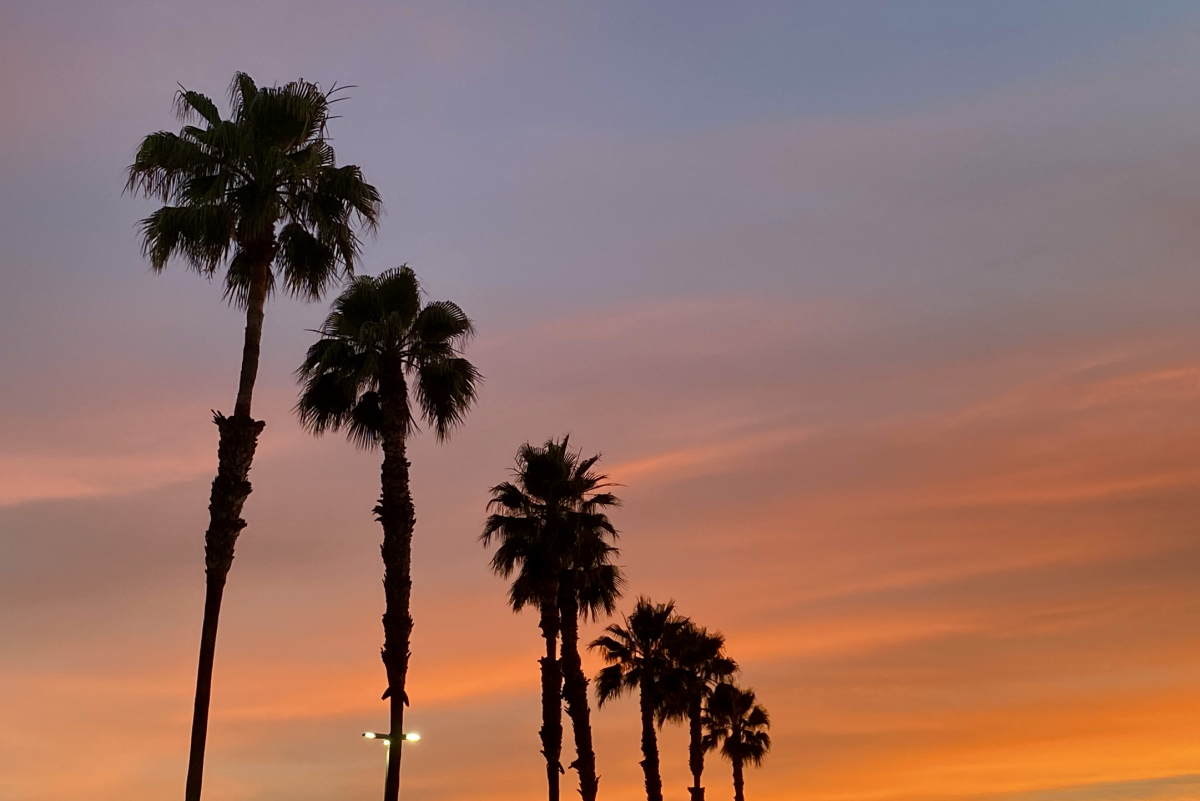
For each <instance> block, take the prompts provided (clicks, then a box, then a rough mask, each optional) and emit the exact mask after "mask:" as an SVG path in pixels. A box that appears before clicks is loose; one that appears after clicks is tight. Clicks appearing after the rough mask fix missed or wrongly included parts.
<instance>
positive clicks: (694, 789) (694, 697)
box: [659, 621, 738, 801]
mask: <svg viewBox="0 0 1200 801" xmlns="http://www.w3.org/2000/svg"><path fill="white" fill-rule="evenodd" d="M669 650H670V655H671V661H672V663H673V664H674V666H675V668H676V669H677V676H676V680H675V681H674V682H673V683H672V687H671V690H672V692H671V693H670V694H669V695H668V697H667V698H666V699H664V703H663V707H662V709H661V711H660V713H659V714H660V719H661V720H662V721H666V720H686V721H687V722H688V767H689V768H690V769H691V772H692V786H691V787H689V788H688V792H689V793H690V794H691V801H704V788H703V787H701V786H700V777H701V775H702V774H703V773H704V751H705V749H704V742H703V726H702V717H703V711H704V703H705V701H707V700H708V698H710V697H711V695H712V692H713V689H714V688H715V687H716V686H718V684H720V683H721V682H726V681H729V680H730V679H731V678H732V677H733V675H734V674H735V673H737V671H738V665H737V662H735V661H733V660H732V659H730V658H729V657H728V656H726V655H725V637H724V636H723V635H721V634H720V633H715V632H714V633H709V632H708V631H707V630H706V629H704V628H703V627H702V626H697V625H696V624H695V623H692V622H691V621H688V622H687V623H685V624H684V625H683V626H681V627H680V630H679V633H678V635H677V636H676V637H675V639H674V640H672V642H671V643H670V644H669Z"/></svg>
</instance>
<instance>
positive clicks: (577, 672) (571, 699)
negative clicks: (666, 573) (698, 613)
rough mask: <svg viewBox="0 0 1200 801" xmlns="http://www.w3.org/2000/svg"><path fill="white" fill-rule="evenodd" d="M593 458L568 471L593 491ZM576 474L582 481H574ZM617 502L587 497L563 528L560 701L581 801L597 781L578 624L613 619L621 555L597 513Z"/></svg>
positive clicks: (605, 496)
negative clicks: (568, 537)
mask: <svg viewBox="0 0 1200 801" xmlns="http://www.w3.org/2000/svg"><path fill="white" fill-rule="evenodd" d="M595 458H596V457H593V458H592V459H590V460H584V461H583V462H582V463H580V464H579V465H578V466H577V468H576V470H575V471H573V473H574V475H575V476H576V482H577V484H579V485H588V484H591V485H592V486H593V487H594V486H597V485H599V484H600V482H602V481H603V480H604V479H605V477H604V476H592V475H590V470H580V469H579V468H581V467H584V466H586V465H588V463H589V462H592V463H594V461H595ZM581 474H582V478H579V476H580V475H581ZM618 504H619V501H618V500H617V498H616V497H615V496H613V495H612V494H611V493H598V494H595V495H592V496H591V497H589V498H586V499H585V500H584V501H583V502H582V503H580V504H579V506H580V508H579V510H578V511H577V512H575V513H574V514H573V516H574V517H576V520H577V522H576V523H575V524H574V525H570V526H568V529H567V530H568V532H570V533H571V534H572V539H573V541H572V542H571V544H570V550H569V553H568V554H567V558H566V559H565V560H564V563H563V565H562V569H561V572H560V574H559V587H558V599H559V601H558V608H559V618H560V620H561V621H562V648H561V653H562V672H563V698H564V699H565V700H566V702H567V716H568V717H569V718H570V719H571V730H572V732H573V733H574V735H575V761H574V762H572V763H571V764H570V766H569V767H573V768H575V770H576V771H577V772H578V773H579V793H580V795H581V796H582V799H583V801H596V794H597V792H598V790H599V784H600V777H599V776H598V775H597V774H596V752H595V749H594V748H593V746H592V723H591V710H590V709H589V707H588V691H587V688H588V680H587V676H585V675H584V673H583V660H582V659H581V657H580V653H579V621H580V618H583V619H584V620H586V619H588V618H590V619H591V620H593V621H594V620H598V619H599V618H600V615H602V614H603V615H604V616H605V617H608V616H610V615H612V613H613V612H615V611H616V606H617V600H618V599H619V598H620V597H621V590H622V588H623V587H624V586H625V577H624V576H623V575H622V573H621V568H619V567H618V566H617V565H614V564H613V563H612V560H613V559H614V558H616V556H617V555H618V554H619V553H620V551H619V550H618V549H617V548H616V547H615V546H614V545H612V544H610V543H609V542H608V541H606V537H613V538H615V537H616V531H615V530H614V529H613V527H612V525H611V523H609V521H608V517H607V515H605V514H604V513H603V512H598V511H596V510H597V509H599V508H603V507H605V506H617V505H618Z"/></svg>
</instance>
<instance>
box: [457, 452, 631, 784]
mask: <svg viewBox="0 0 1200 801" xmlns="http://www.w3.org/2000/svg"><path fill="white" fill-rule="evenodd" d="M568 442H569V439H568V438H567V437H563V438H562V439H561V440H557V441H556V440H549V441H547V442H546V443H545V444H544V445H542V446H540V447H536V446H533V445H530V444H528V443H527V444H525V445H523V446H521V448H520V449H519V450H518V451H517V460H516V467H515V469H514V480H513V481H506V482H503V483H501V484H498V485H496V486H495V487H492V489H491V495H492V499H491V501H490V502H489V503H488V509H489V510H490V512H491V514H490V515H489V516H488V519H487V522H486V523H485V525H484V530H483V534H482V535H481V536H480V539H482V541H483V543H484V544H485V545H490V544H491V542H492V540H493V539H495V540H497V541H498V543H499V544H498V546H497V548H496V552H495V553H494V554H493V555H492V569H493V570H494V571H495V572H496V573H497V574H499V575H500V576H502V577H504V578H513V582H512V585H511V586H510V588H509V601H510V603H511V605H512V608H513V609H514V610H515V611H520V610H521V609H523V608H525V607H526V606H534V607H537V609H538V611H539V615H540V620H539V626H540V627H541V630H542V637H543V639H544V640H545V643H546V649H545V655H544V656H543V657H542V658H541V659H540V660H539V662H540V663H541V673H542V728H541V732H540V735H541V740H542V754H543V755H544V756H545V758H546V782H547V787H548V793H549V798H550V799H551V801H557V799H558V797H559V781H558V779H559V774H560V773H562V772H563V771H562V764H561V761H560V756H561V753H562V701H561V699H562V696H563V695H564V692H563V690H564V677H563V671H564V668H565V669H566V673H567V675H566V682H565V684H566V693H565V694H566V695H567V706H568V712H569V714H570V716H571V722H572V725H573V728H574V732H575V746H576V752H577V758H576V760H575V762H573V763H572V766H573V767H575V768H576V770H578V772H579V785H580V793H581V794H582V796H583V798H584V799H585V801H594V799H595V797H596V790H597V785H598V778H597V776H596V758H595V752H594V750H593V749H592V738H591V722H590V714H589V711H588V706H587V679H586V678H585V677H584V676H583V668H582V666H581V663H580V660H579V648H578V637H579V633H578V632H579V629H578V619H579V615H580V614H581V613H582V614H592V615H595V614H598V613H599V612H600V611H611V610H612V608H613V605H614V604H615V602H616V598H617V597H618V596H619V594H620V587H621V585H622V584H623V583H624V580H623V579H622V577H621V573H620V569H619V568H617V567H616V566H615V565H612V564H611V562H610V560H611V558H612V557H613V556H615V555H616V553H617V549H616V548H615V547H614V546H613V545H612V544H611V543H610V540H611V539H613V538H615V536H616V531H615V529H614V528H613V526H612V524H611V523H610V522H609V520H608V517H607V515H606V514H605V510H606V509H608V508H610V507H614V506H617V505H618V504H619V501H618V500H617V498H616V497H615V496H613V495H612V494H611V493H608V492H604V491H602V490H604V488H606V487H607V486H608V484H607V480H606V478H605V476H603V475H600V474H598V473H595V472H593V470H592V468H593V466H594V465H595V464H596V462H597V460H598V458H599V457H595V456H594V457H591V458H588V459H584V458H582V457H581V455H580V454H578V453H573V452H572V451H571V450H570V448H569V447H568ZM560 634H561V635H562V637H563V651H562V659H561V660H560V659H559V651H558V639H559V636H560ZM580 693H582V698H580Z"/></svg>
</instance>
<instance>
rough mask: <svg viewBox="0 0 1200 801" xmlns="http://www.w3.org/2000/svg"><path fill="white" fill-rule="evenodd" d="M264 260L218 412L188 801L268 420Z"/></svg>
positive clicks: (196, 778)
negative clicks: (257, 392) (257, 393)
mask: <svg viewBox="0 0 1200 801" xmlns="http://www.w3.org/2000/svg"><path fill="white" fill-rule="evenodd" d="M274 255H275V252H274V248H273V247H272V248H271V249H270V254H269V255H266V256H264V257H263V258H261V259H259V261H258V263H257V264H256V265H255V267H254V272H253V275H252V276H251V285H250V293H249V297H248V304H247V308H246V340H245V345H244V346H243V348H242V370H241V376H240V378H239V380H238V395H237V402H236V403H235V405H234V412H233V417H225V416H224V415H222V414H220V413H219V412H214V413H213V422H214V423H216V424H217V429H218V430H219V431H220V440H219V443H218V445H217V477H216V478H214V479H213V483H212V493H211V495H210V496H209V503H208V515H209V523H208V531H207V532H205V535H204V562H205V594H204V623H203V624H202V626H201V630H200V660H199V665H198V667H197V670H196V699H195V704H194V707H193V709H192V740H191V748H190V750H189V753H188V772H187V783H186V785H185V788H184V799H185V801H200V792H201V787H202V785H203V782H204V749H205V745H206V744H207V740H208V708H209V701H210V699H211V698H212V673H213V661H214V660H215V658H216V653H217V622H218V619H219V618H220V616H221V599H222V597H223V596H224V594H225V579H226V577H227V576H228V575H229V568H230V567H231V566H232V564H233V551H234V545H235V544H236V543H237V538H238V534H240V533H241V531H242V529H243V528H245V527H246V521H245V520H243V519H242V517H241V515H242V506H243V504H245V502H246V498H247V497H249V495H250V489H251V487H250V481H249V480H248V477H249V475H250V463H251V462H252V461H254V450H255V448H256V447H257V446H258V435H259V434H261V433H262V430H263V427H264V426H265V425H266V423H263V422H261V421H258V420H253V419H251V418H250V401H251V398H252V396H253V394H254V380H255V378H256V377H257V375H258V354H259V344H260V342H261V340H262V324H263V308H264V306H265V305H266V300H267V276H268V270H270V267H271V259H272V258H274Z"/></svg>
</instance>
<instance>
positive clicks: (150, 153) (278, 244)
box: [126, 73, 380, 801]
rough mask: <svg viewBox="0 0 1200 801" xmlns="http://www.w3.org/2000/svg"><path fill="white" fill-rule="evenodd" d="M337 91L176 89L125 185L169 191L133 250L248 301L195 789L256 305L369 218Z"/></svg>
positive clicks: (204, 648)
mask: <svg viewBox="0 0 1200 801" xmlns="http://www.w3.org/2000/svg"><path fill="white" fill-rule="evenodd" d="M331 93H332V91H329V92H327V91H323V90H322V89H321V88H320V87H318V86H317V85H316V84H312V83H308V82H306V81H295V82H292V83H288V84H284V85H283V86H272V87H266V88H263V87H258V86H256V85H255V83H254V81H253V80H251V78H250V76H248V75H245V74H243V73H238V74H237V75H236V76H235V77H234V79H233V83H232V85H231V87H230V91H229V95H230V101H231V105H232V110H231V114H230V116H229V118H223V117H222V116H221V114H220V112H219V111H218V110H217V106H216V104H215V103H213V101H212V100H210V99H209V98H207V97H205V96H204V95H202V94H200V93H198V92H192V91H188V90H183V89H181V90H180V91H179V93H178V94H177V95H176V104H175V105H176V111H177V113H178V115H179V117H180V119H181V121H182V122H184V123H186V124H185V125H184V126H183V128H182V129H181V130H180V131H179V133H172V132H170V131H159V132H157V133H152V134H150V135H149V136H147V137H146V138H145V139H143V140H142V143H141V145H140V146H139V147H138V150H137V155H136V156H135V157H134V161H133V164H132V165H131V166H130V167H129V174H128V183H127V185H126V189H127V190H128V191H131V192H137V193H140V194H144V195H146V196H148V197H152V198H156V199H158V200H159V201H161V202H162V203H164V204H165V205H163V206H162V207H161V208H160V209H158V210H157V211H155V212H154V213H153V214H151V215H150V216H149V217H147V218H146V219H145V220H143V221H142V223H141V229H142V237H143V244H142V250H143V252H144V253H145V255H146V256H148V257H149V258H150V265H151V267H152V268H153V269H154V270H155V271H156V272H157V271H161V270H162V269H163V268H164V267H165V266H166V264H167V262H168V261H169V260H170V259H171V258H172V257H178V258H181V259H183V261H184V262H185V263H186V264H187V266H188V267H190V268H191V269H193V270H195V271H196V272H198V273H200V274H201V275H204V276H207V277H210V278H211V277H212V276H214V275H216V274H217V273H218V272H219V271H221V270H222V269H223V270H224V273H225V294H226V297H227V298H228V299H229V300H230V301H231V302H232V303H234V304H236V305H237V306H239V307H241V308H243V309H245V312H246V335H245V342H244V344H243V347H242V368H241V375H240V378H239V380H238V393H237V400H236V402H235V404H234V407H233V416H232V417H226V416H225V415H223V414H220V413H214V416H213V421H214V422H215V423H216V424H217V428H218V430H219V432H220V444H219V446H218V448H217V460H218V467H217V477H216V479H215V480H214V481H213V484H212V496H211V500H210V502H209V516H210V518H209V527H208V531H207V533H206V534H205V549H204V550H205V565H206V570H205V572H206V575H207V580H206V594H205V600H204V624H203V627H202V630H201V635H200V660H199V669H198V671H197V677H196V698H195V708H194V711H193V716H192V739H191V751H190V756H189V761H188V777H187V789H186V793H185V796H186V799H187V801H199V798H200V789H201V783H202V780H203V772H204V746H205V741H206V738H207V732H208V709H209V698H210V696H211V691H212V670H213V659H214V657H215V654H216V642H217V620H218V617H219V616H220V612H221V598H222V596H223V594H224V590H225V580H226V577H227V576H228V574H229V568H230V566H231V565H232V563H233V552H234V545H235V543H236V541H237V537H238V534H240V533H241V531H242V529H243V528H245V526H246V522H245V521H244V520H242V518H241V513H242V506H243V504H244V503H245V501H246V498H247V497H248V496H249V495H250V482H249V481H248V480H247V478H248V476H249V473H250V463H251V461H252V460H253V458H254V451H255V448H256V446H257V443H258V436H259V434H260V433H261V431H262V429H263V425H264V423H263V422H261V421H257V420H254V419H252V418H251V416H250V411H251V409H250V405H251V399H252V396H253V393H254V382H255V378H256V377H257V375H258V360H259V346H260V342H261V339H262V325H263V310H264V307H265V305H266V300H267V296H268V295H269V294H270V293H271V291H272V290H273V289H275V288H276V286H277V284H282V286H283V287H284V288H285V289H286V290H287V291H288V292H290V293H291V294H293V295H296V296H298V297H302V298H305V299H310V300H315V299H319V298H320V297H321V295H322V294H323V293H324V291H325V289H326V288H328V286H329V285H330V284H331V283H332V282H333V281H335V280H336V279H338V278H339V276H340V275H342V274H351V273H353V271H354V267H355V264H356V262H357V260H358V249H359V240H358V235H357V233H356V228H360V227H366V228H368V229H373V228H374V226H375V224H376V222H377V221H378V219H379V214H380V201H379V193H378V192H376V190H375V187H373V186H371V185H370V184H368V183H367V182H366V181H364V180H363V176H362V172H361V171H360V170H359V168H358V167H355V166H343V167H339V166H337V164H336V161H335V159H334V152H333V147H332V146H331V145H330V143H329V139H328V136H327V130H326V129H327V125H328V122H329V119H330V114H329V107H330V103H331V102H332V98H331Z"/></svg>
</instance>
